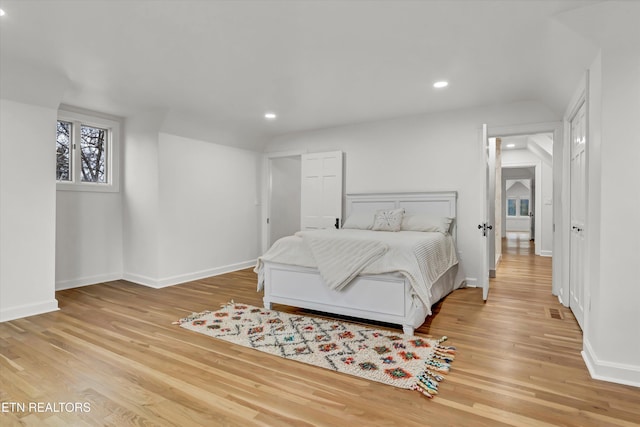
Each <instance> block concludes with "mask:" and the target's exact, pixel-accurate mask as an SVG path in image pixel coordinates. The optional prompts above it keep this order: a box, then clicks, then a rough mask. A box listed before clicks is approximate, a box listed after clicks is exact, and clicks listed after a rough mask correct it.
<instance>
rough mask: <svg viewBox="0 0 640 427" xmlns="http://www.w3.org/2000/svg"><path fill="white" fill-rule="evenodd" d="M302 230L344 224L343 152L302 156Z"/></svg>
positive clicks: (334, 226)
mask: <svg viewBox="0 0 640 427" xmlns="http://www.w3.org/2000/svg"><path fill="white" fill-rule="evenodd" d="M301 170H302V183H301V187H302V188H301V198H300V205H301V209H300V210H301V224H300V228H301V229H302V230H312V229H320V228H339V227H340V225H341V224H342V151H333V152H328V153H310V154H303V155H302V166H301Z"/></svg>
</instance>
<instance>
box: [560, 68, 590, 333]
mask: <svg viewBox="0 0 640 427" xmlns="http://www.w3.org/2000/svg"><path fill="white" fill-rule="evenodd" d="M577 87H578V89H577V90H576V92H575V93H574V94H573V97H572V98H571V101H570V102H569V104H568V107H567V110H566V111H565V114H564V116H563V119H562V123H563V125H564V134H563V140H562V141H563V154H562V155H563V160H562V168H563V170H562V178H563V184H564V185H563V188H564V193H563V194H564V197H563V201H564V203H565V204H564V206H565V209H564V211H565V212H564V217H565V222H564V227H563V228H562V230H561V231H562V235H563V238H564V239H565V240H564V242H566V244H565V245H564V248H563V249H564V250H563V253H562V255H563V257H565V258H564V259H565V262H564V263H563V265H562V267H563V271H562V273H563V274H562V283H563V286H562V287H561V289H560V293H559V294H558V299H559V300H560V303H561V304H562V305H564V306H565V307H569V302H570V298H571V282H570V277H569V275H570V270H571V265H570V261H571V258H570V256H571V252H570V250H571V229H570V228H571V119H572V118H573V117H574V116H575V114H576V113H577V112H578V109H579V108H580V106H581V105H582V103H583V102H584V104H585V110H586V111H585V117H586V120H587V123H586V129H585V135H586V138H587V146H586V148H585V150H586V151H585V156H586V157H585V162H586V165H585V183H584V185H585V197H586V200H585V206H586V207H587V208H586V210H585V213H584V221H585V228H586V230H589V157H590V156H589V141H590V139H591V137H590V135H589V109H590V107H589V70H587V71H585V73H584V74H583V76H582V78H581V79H580V82H579V84H578V86H577ZM554 176H555V175H554ZM585 239H586V242H585V251H586V253H587V254H588V253H590V250H589V233H588V231H587V234H586V236H585ZM586 273H587V272H586V271H585V274H584V282H585V283H584V286H585V289H584V292H585V293H584V305H585V307H588V305H590V302H589V301H590V299H591V293H590V282H589V275H588V274H586ZM588 317H589V316H588V315H587V311H586V310H585V313H584V318H583V329H582V330H583V332H584V333H586V331H587V324H588Z"/></svg>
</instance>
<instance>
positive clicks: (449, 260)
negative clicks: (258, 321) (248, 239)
mask: <svg viewBox="0 0 640 427" xmlns="http://www.w3.org/2000/svg"><path fill="white" fill-rule="evenodd" d="M332 255H334V256H335V257H334V258H333V259H334V261H331V256H332ZM265 261H268V262H275V263H280V264H290V265H299V266H303V267H312V268H318V271H319V272H320V275H321V276H322V278H323V280H324V281H325V283H327V285H328V286H329V287H331V288H332V289H341V288H342V287H344V286H346V285H347V284H348V283H349V282H350V281H351V280H352V279H353V278H354V277H355V276H356V275H358V274H383V273H392V272H399V273H401V274H402V275H404V276H405V277H407V278H408V279H409V281H410V283H411V286H412V287H413V290H414V292H415V293H416V295H417V296H418V297H419V298H420V299H421V300H422V302H423V303H424V304H425V305H426V306H427V307H430V306H431V303H432V301H431V286H432V285H433V283H434V282H435V281H436V280H438V279H439V278H440V276H442V275H443V274H444V273H445V272H446V271H447V270H448V269H449V268H451V267H453V266H454V265H456V264H457V263H458V258H457V256H456V250H455V246H454V244H453V238H452V237H451V236H450V235H444V234H442V233H437V232H434V233H429V232H419V231H399V232H386V231H369V230H352V229H347V230H344V229H343V230H332V229H329V230H314V231H300V232H298V233H296V234H295V235H294V236H289V237H284V238H282V239H280V240H278V241H277V242H275V243H274V244H273V246H272V247H271V248H270V249H269V250H268V251H267V252H266V253H265V254H264V255H263V256H261V257H260V258H258V263H257V265H256V268H255V271H256V273H258V290H261V289H262V286H263V283H264V275H263V263H264V262H265Z"/></svg>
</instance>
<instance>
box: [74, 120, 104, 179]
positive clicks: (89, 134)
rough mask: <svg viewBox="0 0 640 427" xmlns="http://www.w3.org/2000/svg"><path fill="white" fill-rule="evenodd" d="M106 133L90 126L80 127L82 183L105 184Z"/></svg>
mask: <svg viewBox="0 0 640 427" xmlns="http://www.w3.org/2000/svg"><path fill="white" fill-rule="evenodd" d="M107 132H108V130H107V129H100V128H95V127H92V126H86V125H82V126H81V127H80V134H81V137H82V141H81V142H80V155H81V157H82V181H83V182H101V183H106V182H107V161H106V159H107Z"/></svg>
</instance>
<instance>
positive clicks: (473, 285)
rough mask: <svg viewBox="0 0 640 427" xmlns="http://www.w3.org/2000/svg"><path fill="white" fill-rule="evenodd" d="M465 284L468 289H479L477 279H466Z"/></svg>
mask: <svg viewBox="0 0 640 427" xmlns="http://www.w3.org/2000/svg"><path fill="white" fill-rule="evenodd" d="M464 282H465V283H466V287H467V288H478V287H480V286H478V279H476V278H475V277H465V279H464Z"/></svg>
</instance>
